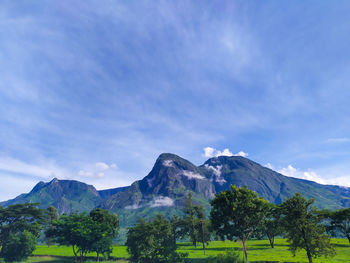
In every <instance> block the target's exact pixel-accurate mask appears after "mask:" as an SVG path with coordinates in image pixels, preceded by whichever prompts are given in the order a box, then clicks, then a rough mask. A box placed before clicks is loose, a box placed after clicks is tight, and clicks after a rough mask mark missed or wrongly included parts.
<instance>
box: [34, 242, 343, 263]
mask: <svg viewBox="0 0 350 263" xmlns="http://www.w3.org/2000/svg"><path fill="white" fill-rule="evenodd" d="M332 244H334V246H335V249H336V252H337V254H336V256H335V257H333V258H324V257H322V258H318V259H315V260H314V262H315V263H326V262H327V263H328V262H329V263H338V262H339V263H340V262H344V263H345V262H350V245H349V242H348V240H347V239H332ZM178 245H179V246H178V251H179V252H186V253H188V258H189V262H191V263H201V262H203V261H204V259H205V258H207V257H208V256H215V255H217V254H220V253H225V252H226V251H227V250H232V249H233V250H236V251H238V252H241V244H240V243H239V242H230V241H212V242H210V243H209V245H208V246H207V250H206V255H204V254H203V250H202V249H201V244H199V246H198V247H197V248H194V247H193V246H192V244H190V243H179V244H178ZM33 254H34V256H33V257H31V258H30V260H29V261H28V262H41V263H45V262H47V263H49V262H50V263H59V262H62V263H64V262H67V263H68V262H73V260H72V259H73V258H72V257H73V252H72V249H71V247H59V246H51V247H47V246H44V245H40V246H37V248H36V250H35V251H34V253H33ZM88 256H89V257H91V258H90V259H89V260H88V261H87V262H96V261H95V259H94V258H93V257H95V254H94V253H91V254H89V255H88ZM112 257H113V258H114V261H108V262H119V263H124V262H128V261H127V259H128V257H129V255H128V253H127V250H126V246H114V247H113V253H112ZM248 259H249V261H250V262H308V261H307V258H306V254H305V251H300V252H299V253H297V254H296V256H295V257H293V255H292V254H291V253H290V251H289V250H288V246H287V242H286V240H285V239H276V243H275V248H271V247H270V245H269V243H268V241H267V240H250V241H249V242H248ZM105 262H107V261H105Z"/></svg>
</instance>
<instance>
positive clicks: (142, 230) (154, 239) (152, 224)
mask: <svg viewBox="0 0 350 263" xmlns="http://www.w3.org/2000/svg"><path fill="white" fill-rule="evenodd" d="M173 238H174V236H173V229H172V225H171V223H170V222H169V221H168V220H166V219H165V218H164V216H162V215H157V216H156V217H155V219H154V220H152V219H150V220H149V221H148V222H147V221H145V220H143V219H139V221H138V223H137V224H136V225H135V226H134V227H131V228H129V231H128V235H127V241H126V246H127V250H128V252H129V254H130V256H131V261H132V262H137V263H171V262H182V261H183V258H184V254H178V253H176V244H174V240H173Z"/></svg>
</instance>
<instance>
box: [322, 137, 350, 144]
mask: <svg viewBox="0 0 350 263" xmlns="http://www.w3.org/2000/svg"><path fill="white" fill-rule="evenodd" d="M325 142H326V143H348V142H350V138H347V137H342V138H329V139H327V140H326V141H325Z"/></svg>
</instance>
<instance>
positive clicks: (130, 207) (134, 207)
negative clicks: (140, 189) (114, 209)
mask: <svg viewBox="0 0 350 263" xmlns="http://www.w3.org/2000/svg"><path fill="white" fill-rule="evenodd" d="M140 207H141V206H139V205H138V204H133V205H127V206H126V207H125V209H128V210H135V209H138V208H140Z"/></svg>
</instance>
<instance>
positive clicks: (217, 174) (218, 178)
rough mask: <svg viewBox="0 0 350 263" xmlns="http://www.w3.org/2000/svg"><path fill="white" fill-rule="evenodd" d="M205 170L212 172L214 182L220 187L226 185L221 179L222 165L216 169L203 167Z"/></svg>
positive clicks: (207, 166)
mask: <svg viewBox="0 0 350 263" xmlns="http://www.w3.org/2000/svg"><path fill="white" fill-rule="evenodd" d="M204 167H205V168H207V169H208V170H211V171H213V173H214V175H215V181H216V182H217V183H219V184H221V185H223V184H224V183H226V180H225V179H224V178H223V177H221V169H222V165H218V166H216V167H214V166H211V165H208V164H206V165H204Z"/></svg>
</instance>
